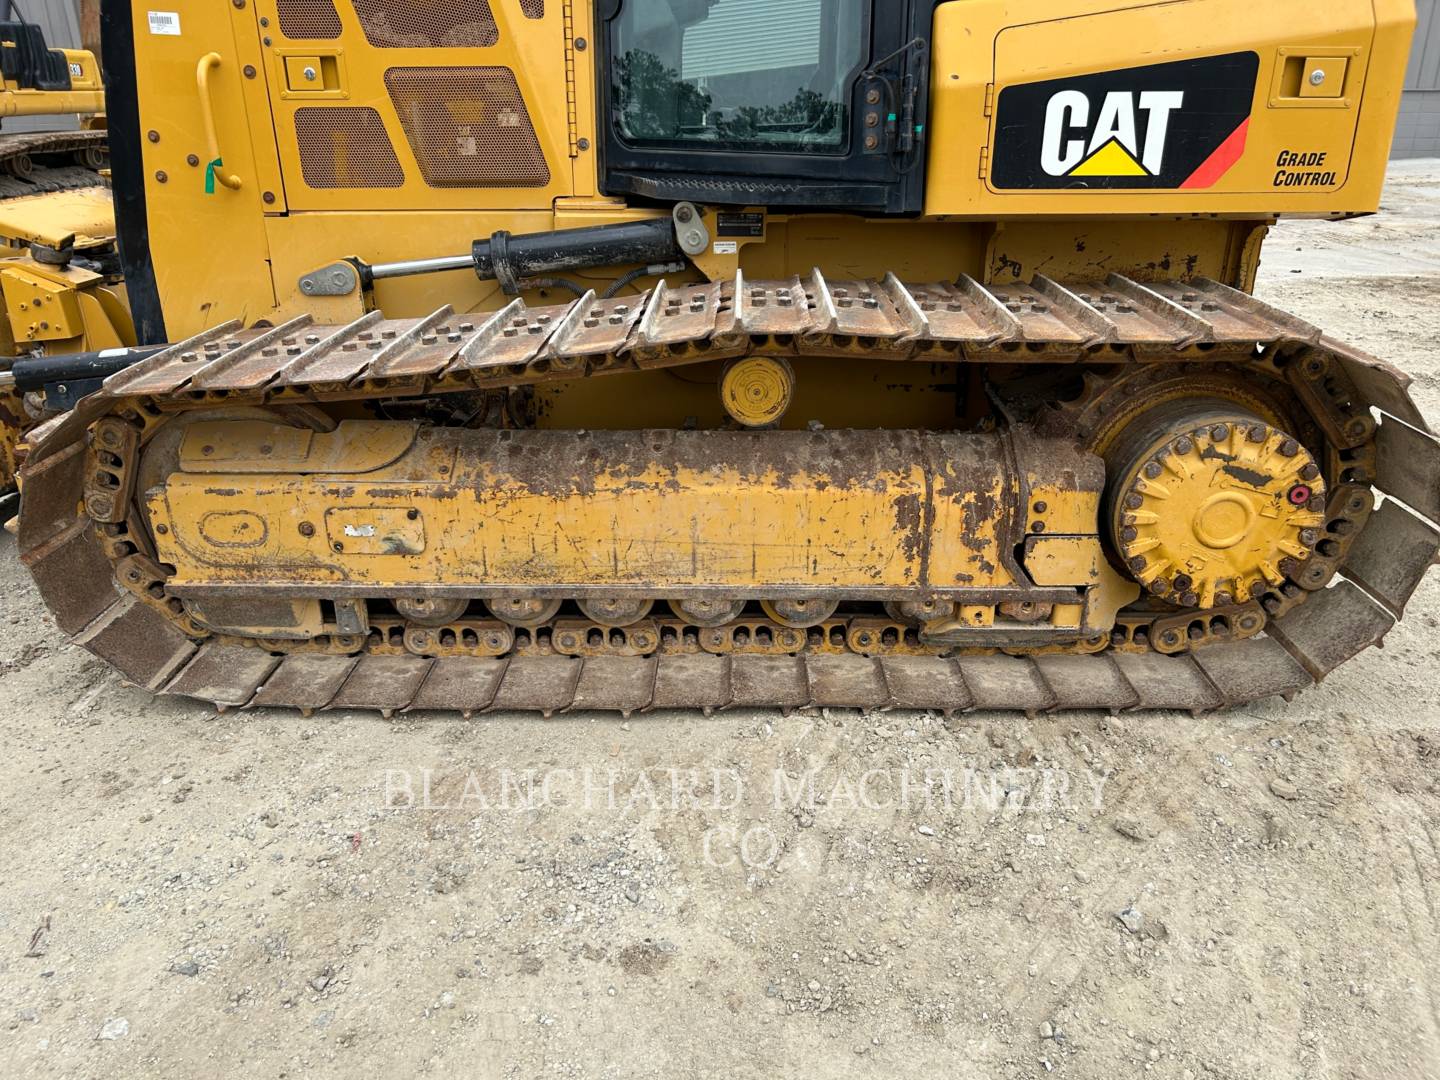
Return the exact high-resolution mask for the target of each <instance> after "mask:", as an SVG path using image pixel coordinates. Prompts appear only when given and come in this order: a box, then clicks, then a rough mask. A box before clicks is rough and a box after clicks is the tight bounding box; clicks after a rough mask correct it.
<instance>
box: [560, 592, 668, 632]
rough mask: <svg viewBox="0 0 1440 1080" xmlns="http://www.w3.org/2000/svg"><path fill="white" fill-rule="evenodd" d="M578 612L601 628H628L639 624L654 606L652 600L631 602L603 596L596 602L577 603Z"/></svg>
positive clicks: (625, 599)
mask: <svg viewBox="0 0 1440 1080" xmlns="http://www.w3.org/2000/svg"><path fill="white" fill-rule="evenodd" d="M577 603H578V604H579V607H580V610H581V611H583V612H584V613H585V617H586V618H587V619H589V620H590V621H591V622H594V623H599V624H600V625H601V626H611V627H620V626H630V625H631V624H633V623H637V622H639V621H640V620H641V619H643V618H644V617H645V616H646V615H649V614H650V609H651V608H652V607H654V606H655V601H654V600H631V599H627V598H625V597H619V596H605V597H601V598H600V599H598V600H580V601H577Z"/></svg>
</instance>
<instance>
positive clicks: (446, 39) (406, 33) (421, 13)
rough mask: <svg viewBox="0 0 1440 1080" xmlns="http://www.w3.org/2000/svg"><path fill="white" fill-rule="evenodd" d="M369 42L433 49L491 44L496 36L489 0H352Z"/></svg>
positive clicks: (394, 47) (381, 46)
mask: <svg viewBox="0 0 1440 1080" xmlns="http://www.w3.org/2000/svg"><path fill="white" fill-rule="evenodd" d="M352 2H353V3H354V4H355V14H356V15H358V16H359V17H360V25H361V26H362V27H364V29H365V37H366V38H368V39H369V41H370V44H371V45H378V46H379V47H380V48H382V49H436V48H442V47H449V46H485V45H494V44H495V42H496V41H498V40H499V39H500V31H499V29H498V28H497V27H496V25H495V15H494V13H493V12H491V10H490V4H489V0H352Z"/></svg>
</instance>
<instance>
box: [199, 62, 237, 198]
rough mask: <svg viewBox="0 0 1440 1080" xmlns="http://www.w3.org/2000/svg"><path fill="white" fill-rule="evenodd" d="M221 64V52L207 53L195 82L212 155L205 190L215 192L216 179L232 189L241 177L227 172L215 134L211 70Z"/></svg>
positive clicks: (207, 145)
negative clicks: (211, 96)
mask: <svg viewBox="0 0 1440 1080" xmlns="http://www.w3.org/2000/svg"><path fill="white" fill-rule="evenodd" d="M219 66H220V54H219V53H214V52H212V53H206V54H205V55H204V56H202V57H201V58H200V63H199V65H198V66H197V67H196V68H195V82H196V84H197V85H198V86H199V88H200V117H201V119H203V120H204V121H205V146H206V149H207V150H208V151H209V154H210V157H209V160H208V161H207V162H206V164H205V190H206V191H209V192H213V191H214V190H215V181H217V180H218V181H220V183H222V184H224V185H225V186H226V187H227V188H229V189H230V190H231V191H239V190H240V177H238V176H236V175H235V174H234V173H229V172H225V171H224V169H223V167H222V166H223V165H224V161H223V160H222V158H221V157H220V140H219V139H218V138H217V137H216V135H215V106H214V104H213V103H212V102H211V100H210V72H211V71H212V70H213V69H215V68H217V67H219Z"/></svg>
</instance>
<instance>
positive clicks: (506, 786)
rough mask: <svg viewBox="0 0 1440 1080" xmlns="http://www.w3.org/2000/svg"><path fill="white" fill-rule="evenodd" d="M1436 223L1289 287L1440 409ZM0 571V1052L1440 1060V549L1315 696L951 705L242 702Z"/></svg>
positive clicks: (1351, 253) (1207, 1063)
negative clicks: (207, 696)
mask: <svg viewBox="0 0 1440 1080" xmlns="http://www.w3.org/2000/svg"><path fill="white" fill-rule="evenodd" d="M1437 219H1440V162H1429V163H1408V164H1406V165H1404V166H1402V167H1397V169H1396V171H1395V174H1394V178H1393V183H1392V186H1391V188H1390V189H1389V192H1388V194H1387V198H1386V211H1385V213H1383V214H1382V215H1380V216H1379V217H1376V218H1374V219H1370V220H1366V221H1360V222H1354V223H1350V224H1344V225H1332V224H1311V223H1307V224H1295V225H1287V226H1285V227H1284V228H1282V229H1281V230H1279V231H1278V233H1277V234H1276V236H1275V237H1274V239H1273V240H1272V244H1271V249H1270V250H1271V255H1270V257H1269V258H1268V259H1267V263H1266V270H1265V274H1264V281H1263V294H1264V295H1265V296H1266V297H1267V298H1268V299H1270V300H1272V301H1275V302H1277V303H1280V304H1284V305H1286V306H1289V307H1291V308H1294V309H1296V310H1297V311H1299V312H1300V313H1301V314H1303V315H1305V316H1308V317H1309V318H1311V319H1313V320H1315V321H1317V322H1320V323H1321V324H1322V325H1324V326H1325V327H1326V328H1327V329H1328V330H1329V331H1331V332H1332V333H1334V334H1336V335H1337V336H1341V337H1344V338H1348V339H1349V340H1351V341H1353V342H1355V343H1357V344H1358V345H1360V346H1362V347H1365V348H1368V349H1370V350H1372V351H1374V352H1376V353H1378V354H1380V355H1383V356H1385V357H1387V358H1389V359H1391V360H1392V361H1394V362H1396V363H1398V364H1400V365H1401V366H1403V367H1405V368H1407V369H1408V370H1410V371H1412V372H1414V373H1416V376H1417V391H1418V395H1419V397H1420V398H1421V400H1422V405H1423V406H1424V407H1425V408H1426V409H1427V411H1428V413H1429V415H1430V416H1431V417H1432V418H1436V419H1440V357H1437V355H1436V352H1435V342H1436V340H1437V339H1440V305H1437V302H1436V301H1437V295H1440V294H1437V289H1440V230H1437V228H1436V226H1437ZM1392 266H1393V267H1394V268H1395V269H1394V270H1393V271H1388V272H1387V267H1392ZM1357 273H1361V274H1364V275H1365V276H1359V277H1357V276H1355V274H1357ZM0 535H3V534H0ZM0 595H3V597H4V600H3V614H0V740H3V746H4V754H3V756H0V790H3V799H0V882H3V888H0V1073H3V1074H4V1075H9V1076H22V1075H26V1076H28V1075H36V1076H38V1075H56V1076H102V1075H146V1076H191V1075H198V1074H201V1073H202V1072H203V1073H204V1074H207V1075H235V1074H244V1075H248V1076H271V1077H287V1076H289V1077H293V1076H301V1075H303V1076H326V1075H339V1074H346V1075H356V1076H361V1075H379V1074H381V1073H382V1070H383V1071H384V1073H387V1074H399V1073H401V1072H404V1073H413V1074H417V1075H426V1076H448V1075H465V1076H472V1077H483V1078H490V1077H523V1078H531V1077H617V1078H618V1077H625V1078H627V1080H631V1078H644V1077H666V1078H673V1077H688V1076H702V1075H703V1076H710V1075H717V1074H718V1075H724V1076H729V1077H737V1078H745V1077H755V1078H762V1077H764V1078H772V1077H776V1076H839V1075H870V1076H883V1077H912V1076H913V1077H925V1078H927V1080H928V1078H930V1077H933V1076H935V1075H937V1074H944V1075H949V1076H956V1077H961V1078H968V1077H987V1078H989V1077H1042V1076H1046V1075H1050V1074H1052V1073H1053V1074H1056V1075H1063V1076H1070V1077H1076V1078H1082V1077H1083V1078H1091V1077H1093V1078H1106V1080H1108V1078H1113V1077H1123V1076H1136V1077H1139V1076H1154V1077H1156V1078H1157V1080H1158V1078H1175V1080H1179V1078H1186V1080H1196V1078H1205V1080H1238V1078H1245V1077H1255V1078H1263V1080H1281V1078H1291V1077H1293V1078H1302V1077H1303V1078H1311V1077H1334V1078H1337V1080H1340V1078H1344V1080H1352V1078H1361V1077H1375V1078H1385V1080H1393V1078H1409V1077H1424V1076H1437V1075H1440V679H1437V678H1436V673H1437V655H1440V645H1437V635H1436V617H1437V615H1440V574H1437V575H1433V576H1432V577H1431V579H1430V581H1429V582H1428V583H1427V584H1426V585H1425V586H1424V587H1423V588H1422V590H1421V591H1420V593H1419V594H1418V595H1417V597H1416V599H1415V600H1414V602H1413V606H1412V608H1411V610H1410V613H1409V617H1408V618H1407V620H1406V621H1405V622H1404V623H1403V624H1402V625H1401V626H1400V627H1399V628H1398V629H1397V630H1395V631H1394V632H1393V633H1392V634H1391V636H1390V638H1389V641H1388V643H1387V647H1386V648H1385V649H1384V651H1383V652H1381V651H1372V652H1370V653H1368V654H1366V655H1364V656H1363V657H1361V658H1360V659H1358V660H1357V661H1355V662H1354V663H1352V664H1350V665H1349V666H1347V667H1345V668H1343V669H1342V670H1341V671H1339V672H1338V673H1336V674H1335V675H1334V676H1332V678H1331V679H1330V680H1329V681H1327V682H1326V683H1325V685H1324V686H1322V687H1320V688H1317V689H1315V690H1312V691H1310V692H1308V693H1306V694H1304V695H1302V696H1301V697H1300V698H1299V699H1298V700H1297V701H1296V702H1295V703H1294V704H1293V705H1291V706H1288V707H1287V706H1286V705H1284V704H1283V703H1281V702H1280V701H1278V700H1277V701H1273V702H1271V703H1268V704H1265V705H1263V706H1260V707H1254V708H1250V709H1246V710H1243V711H1240V712H1237V713H1232V714H1228V715H1221V716H1210V717H1204V718H1200V719H1192V718H1190V717H1188V716H1184V715H1172V714H1162V713H1150V714H1134V715H1125V716H1122V717H1119V718H1108V717H1105V716H1101V715H1094V714H1074V715H1064V714H1061V715H1055V716H1048V717H1044V718H1041V719H1038V720H1034V721H1026V720H1024V719H1023V718H1016V717H1012V716H1004V717H998V716H991V715H985V714H974V715H970V716H966V717H962V718H958V719H956V720H952V721H949V722H948V723H947V722H942V721H941V720H940V719H938V718H935V717H927V716H920V715H909V714H905V715H901V714H875V715H856V714H854V713H838V712H837V713H835V714H832V715H816V716H793V717H790V718H788V719H782V718H781V717H779V716H777V715H769V714H761V713H732V714H725V715H723V716H719V717H716V718H712V719H704V718H702V717H698V716H696V717H683V716H682V717H678V718H676V717H667V718H663V719H661V718H638V717H637V718H634V719H632V720H631V721H629V722H622V721H621V720H619V719H614V718H606V717H597V716H585V715H579V716H569V717H564V718H557V719H554V720H551V721H542V720H539V719H535V718H531V717H511V716H503V715H502V716H489V717H485V718H484V719H477V720H475V721H473V722H470V723H461V722H458V721H456V720H453V719H434V718H405V719H396V720H390V721H386V720H382V719H380V718H378V717H377V716H375V715H370V714H347V713H333V714H321V715H319V716H316V717H314V718H311V719H301V718H299V717H297V716H295V715H293V714H280V713H267V712H256V713H253V714H245V715H235V714H229V715H225V716H217V715H216V714H215V712H214V710H212V709H209V708H206V707H203V706H201V705H198V704H195V703H187V702H184V701H152V700H151V699H150V698H149V697H147V696H146V695H145V694H144V693H142V692H141V691H138V690H135V689H127V688H124V687H122V686H121V685H120V684H119V682H118V680H117V679H116V678H115V677H114V676H113V675H111V674H109V673H108V671H107V670H106V668H105V667H104V666H103V665H102V664H101V663H100V662H99V661H96V660H94V659H91V658H89V657H88V655H87V654H86V653H85V652H83V651H82V650H80V649H78V648H74V647H70V646H68V645H66V644H65V643H64V641H63V640H62V638H61V636H60V635H59V634H58V633H57V631H56V630H55V628H54V627H53V626H52V625H51V623H50V620H49V619H48V617H47V616H46V614H45V613H44V611H43V609H42V607H41V604H40V602H39V600H38V598H37V597H36V595H35V593H34V591H33V590H32V589H31V587H30V585H29V582H28V580H27V578H26V576H25V574H24V573H23V571H22V570H21V569H20V567H19V565H18V563H17V561H16V559H15V553H14V541H13V539H12V538H10V537H9V536H8V535H3V539H0ZM427 784H428V790H427Z"/></svg>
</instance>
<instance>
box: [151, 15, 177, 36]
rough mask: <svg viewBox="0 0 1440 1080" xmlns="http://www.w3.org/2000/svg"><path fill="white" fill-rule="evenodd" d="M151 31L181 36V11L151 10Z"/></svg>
mask: <svg viewBox="0 0 1440 1080" xmlns="http://www.w3.org/2000/svg"><path fill="white" fill-rule="evenodd" d="M148 14H149V16H150V33H152V34H173V35H174V36H176V37H179V36H180V13H179V12H178V11H151V12H149V13H148Z"/></svg>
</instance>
